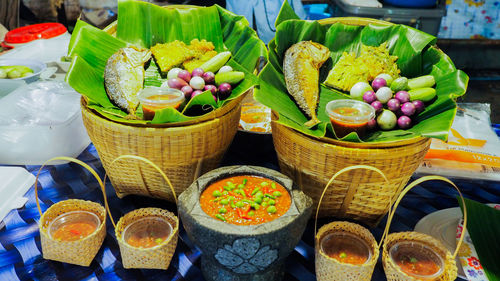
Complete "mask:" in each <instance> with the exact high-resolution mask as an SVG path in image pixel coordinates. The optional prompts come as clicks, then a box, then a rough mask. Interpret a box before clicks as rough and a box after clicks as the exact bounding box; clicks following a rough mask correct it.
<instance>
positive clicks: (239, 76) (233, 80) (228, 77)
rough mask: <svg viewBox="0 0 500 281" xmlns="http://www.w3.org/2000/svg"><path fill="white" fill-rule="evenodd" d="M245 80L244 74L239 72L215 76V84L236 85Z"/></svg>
mask: <svg viewBox="0 0 500 281" xmlns="http://www.w3.org/2000/svg"><path fill="white" fill-rule="evenodd" d="M244 78H245V73H243V72H241V71H230V72H223V73H217V74H215V84H216V85H220V84H222V83H229V84H231V85H235V84H238V83H239V82H240V81H241V80H243V79H244Z"/></svg>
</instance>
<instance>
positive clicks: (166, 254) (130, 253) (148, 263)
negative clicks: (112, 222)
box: [115, 208, 179, 269]
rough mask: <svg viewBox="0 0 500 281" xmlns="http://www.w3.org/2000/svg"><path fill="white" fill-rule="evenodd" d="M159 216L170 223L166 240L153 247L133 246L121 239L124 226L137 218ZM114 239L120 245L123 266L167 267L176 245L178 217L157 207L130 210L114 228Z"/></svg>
mask: <svg viewBox="0 0 500 281" xmlns="http://www.w3.org/2000/svg"><path fill="white" fill-rule="evenodd" d="M145 217H159V218H162V219H165V220H167V221H168V222H169V223H170V225H172V233H171V234H170V236H169V237H168V238H167V241H165V242H163V243H162V244H161V245H159V246H157V247H153V248H145V249H142V248H135V247H132V246H130V245H129V244H127V243H126V242H125V241H124V240H123V236H122V234H123V231H124V230H125V228H126V227H127V226H128V225H129V224H131V223H132V222H135V221H136V220H138V219H141V218H145ZM115 235H116V240H118V245H119V246H120V254H121V256H122V263H123V267H124V268H149V269H168V266H169V265H170V261H171V260H172V257H173V256H174V253H175V248H176V247H177V238H178V235H179V219H178V218H177V217H176V216H175V215H174V214H173V213H171V212H169V211H167V210H163V209H159V208H142V209H137V210H134V211H131V212H129V213H127V214H126V215H125V216H123V217H121V218H120V220H119V221H118V223H117V224H116V228H115Z"/></svg>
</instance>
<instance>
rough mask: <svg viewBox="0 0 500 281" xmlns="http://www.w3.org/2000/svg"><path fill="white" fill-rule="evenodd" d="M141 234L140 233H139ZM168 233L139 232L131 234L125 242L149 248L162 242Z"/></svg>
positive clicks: (133, 245) (137, 246)
mask: <svg viewBox="0 0 500 281" xmlns="http://www.w3.org/2000/svg"><path fill="white" fill-rule="evenodd" d="M141 234H142V235H141ZM169 235H170V234H167V235H165V234H163V235H161V234H159V233H154V232H153V233H149V235H148V234H146V233H139V234H132V235H131V236H130V237H129V238H128V239H127V243H128V244H129V245H130V246H132V247H136V248H151V247H154V246H158V245H160V244H161V243H163V242H164V241H165V240H166V239H167V238H168V236H169Z"/></svg>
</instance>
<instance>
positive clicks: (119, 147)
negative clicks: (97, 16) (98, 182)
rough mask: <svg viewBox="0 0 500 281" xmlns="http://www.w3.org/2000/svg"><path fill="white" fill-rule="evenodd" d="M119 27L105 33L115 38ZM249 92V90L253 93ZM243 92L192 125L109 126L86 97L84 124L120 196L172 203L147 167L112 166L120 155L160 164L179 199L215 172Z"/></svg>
mask: <svg viewBox="0 0 500 281" xmlns="http://www.w3.org/2000/svg"><path fill="white" fill-rule="evenodd" d="M192 7H193V6H192V5H169V6H165V8H166V9H189V8H192ZM116 30H117V22H116V21H115V22H113V23H111V24H110V25H109V26H107V27H106V28H104V31H105V32H107V33H109V34H115V33H116ZM249 92H251V90H250V91H249ZM246 94H248V92H247V93H245V94H243V95H240V96H239V97H238V98H236V99H234V100H232V101H231V102H229V103H228V104H226V105H225V106H224V107H222V108H220V109H218V110H215V111H212V112H211V113H209V114H205V115H204V116H201V117H200V118H197V119H195V120H192V121H186V122H178V123H174V124H159V125H149V126H140V125H139V126H136V125H130V124H120V123H117V122H113V121H110V120H108V119H106V118H104V117H103V116H101V115H100V114H98V113H97V112H95V111H94V110H92V109H89V108H88V107H87V102H86V100H85V99H84V98H82V102H81V108H82V116H83V123H84V125H85V127H86V128H87V132H88V135H89V137H90V139H91V141H92V143H93V144H94V146H95V148H96V150H97V153H98V154H99V157H100V158H101V161H102V164H103V167H104V169H105V170H106V173H107V174H108V176H109V178H110V180H111V183H112V185H113V187H114V188H115V191H116V194H117V196H118V197H119V198H122V197H123V196H125V195H128V194H137V195H144V196H149V197H155V198H161V199H166V200H168V201H171V202H173V198H172V196H171V193H170V192H168V190H167V187H166V186H165V185H164V184H161V183H162V180H161V177H160V175H159V174H158V173H155V172H154V171H153V170H152V168H151V167H150V166H147V165H146V164H145V163H137V162H135V161H131V162H128V163H127V162H123V163H121V164H120V165H116V166H115V167H110V162H111V161H113V159H115V158H117V157H118V156H120V155H124V154H131V155H138V156H142V157H144V158H147V159H149V160H151V161H153V162H154V163H156V164H158V165H159V166H160V168H161V169H162V170H163V171H164V172H165V173H166V174H168V175H169V177H170V179H171V180H172V183H173V185H174V186H175V191H176V193H177V194H180V193H181V192H182V191H184V190H185V189H186V188H188V187H189V185H190V184H191V183H192V182H193V181H194V180H195V179H196V178H198V176H200V175H201V174H204V173H206V172H208V171H210V170H213V169H215V168H216V167H217V166H218V165H219V163H220V161H221V160H222V157H223V156H224V153H225V152H226V150H227V148H228V147H229V145H230V144H231V142H232V140H233V138H234V136H235V134H236V132H237V130H238V124H239V120H240V113H241V100H243V98H244V97H245V95H246Z"/></svg>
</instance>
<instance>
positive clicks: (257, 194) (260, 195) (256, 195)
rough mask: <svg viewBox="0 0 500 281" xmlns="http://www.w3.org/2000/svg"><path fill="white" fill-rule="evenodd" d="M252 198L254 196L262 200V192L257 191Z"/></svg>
mask: <svg viewBox="0 0 500 281" xmlns="http://www.w3.org/2000/svg"><path fill="white" fill-rule="evenodd" d="M254 196H255V197H261V198H262V197H264V193H262V191H260V190H259V191H257V193H255V195H254Z"/></svg>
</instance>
